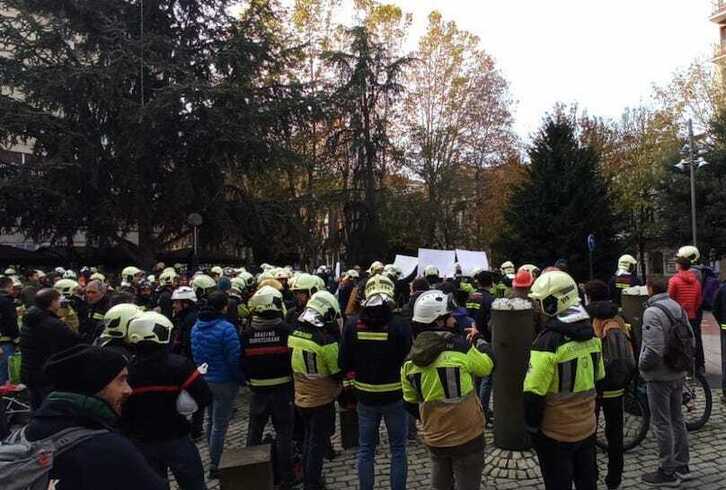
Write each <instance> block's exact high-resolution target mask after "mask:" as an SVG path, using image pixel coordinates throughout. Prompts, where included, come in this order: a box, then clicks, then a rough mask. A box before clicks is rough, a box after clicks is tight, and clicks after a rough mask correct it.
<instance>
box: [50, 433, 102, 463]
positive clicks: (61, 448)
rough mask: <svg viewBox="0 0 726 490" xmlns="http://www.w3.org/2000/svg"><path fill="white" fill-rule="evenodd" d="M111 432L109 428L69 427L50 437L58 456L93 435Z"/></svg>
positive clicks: (55, 454) (55, 453)
mask: <svg viewBox="0 0 726 490" xmlns="http://www.w3.org/2000/svg"><path fill="white" fill-rule="evenodd" d="M109 432H110V431H109V430H107V429H97V430H94V429H87V428H85V427H69V428H67V429H64V430H62V431H60V432H58V433H56V434H53V435H52V436H50V438H49V439H50V440H51V441H53V447H54V456H56V457H57V456H60V455H61V454H63V453H64V452H66V451H68V450H69V449H73V448H74V447H75V446H77V445H78V444H80V443H81V442H83V441H85V440H87V439H90V438H91V437H94V436H97V435H101V434H107V433H109Z"/></svg>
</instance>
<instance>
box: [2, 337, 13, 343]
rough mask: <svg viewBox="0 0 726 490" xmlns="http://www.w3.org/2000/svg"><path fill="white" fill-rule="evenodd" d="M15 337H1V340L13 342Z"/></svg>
mask: <svg viewBox="0 0 726 490" xmlns="http://www.w3.org/2000/svg"><path fill="white" fill-rule="evenodd" d="M12 341H13V339H11V338H10V337H0V342H12Z"/></svg>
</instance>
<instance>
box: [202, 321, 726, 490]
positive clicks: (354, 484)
mask: <svg viewBox="0 0 726 490" xmlns="http://www.w3.org/2000/svg"><path fill="white" fill-rule="evenodd" d="M718 335H719V332H718V327H717V326H715V322H713V318H712V317H710V315H708V316H707V318H706V319H705V321H704V344H705V345H706V357H707V360H708V363H707V367H706V369H707V374H708V375H709V376H708V378H709V382H710V383H711V387H712V388H716V387H717V386H718V385H719V383H720V354H721V352H720V342H719V340H718ZM713 395H714V396H713V413H712V414H711V418H710V420H709V422H708V424H706V426H705V427H704V428H702V429H701V430H700V431H697V432H692V433H690V434H689V438H690V439H689V445H690V451H691V465H690V466H691V472H692V473H693V474H694V479H693V480H692V481H688V482H684V483H683V484H682V485H681V488H698V489H700V490H717V489H726V475H725V474H724V471H723V467H722V464H723V461H724V458H723V455H724V454H726V424H725V423H724V422H725V420H724V417H725V416H726V407H724V406H722V405H721V402H720V390H714V393H713ZM248 396H249V393H248V392H247V391H246V390H243V392H242V394H241V395H240V399H239V403H238V410H237V413H236V414H235V416H234V419H233V421H232V424H231V426H230V429H229V431H228V433H227V440H226V447H241V446H243V445H244V441H245V439H246V436H247V399H248ZM268 430H269V431H270V432H272V427H271V426H270V425H268ZM333 444H334V446H335V449H336V451H337V453H338V456H337V457H336V458H335V459H334V460H333V461H325V464H324V475H325V479H326V482H327V486H328V488H330V489H331V490H338V489H341V490H347V489H355V488H358V479H357V473H356V469H355V468H356V452H355V449H351V450H347V451H343V450H342V449H341V446H340V432H339V431H338V432H337V433H336V435H335V436H334V438H333ZM387 445H388V439H387V436H386V434H385V427H384V426H383V425H382V426H381V444H380V445H379V447H378V450H377V452H376V488H390V486H389V484H388V475H389V474H390V458H389V452H388V446H387ZM199 448H200V452H201V454H202V458H203V459H204V463H205V465H208V462H209V455H208V450H207V445H206V443H201V444H200V445H199ZM494 449H495V448H494V446H493V442H492V438H491V433H490V432H488V433H487V452H488V454H489V455H491V453H492V452H493V450H494ZM657 464H658V460H657V448H656V445H655V438H654V436H653V433H652V430H651V431H650V432H649V433H648V437H647V438H646V439H645V441H644V442H643V443H642V444H641V445H640V446H639V447H637V448H635V449H633V450H632V451H629V452H627V453H626V454H625V471H624V474H623V485H622V488H623V489H629V488H632V489H636V488H643V485H642V484H641V483H640V476H641V474H642V473H644V472H646V471H652V470H654V469H655V468H656V467H657ZM408 465H409V466H408V488H409V489H411V490H414V489H428V488H430V483H429V482H430V474H431V467H430V463H429V457H428V453H427V451H426V448H425V447H424V446H423V445H422V444H421V442H420V441H418V440H417V441H415V442H411V443H410V444H409V447H408ZM598 466H599V468H600V473H601V476H602V477H603V478H604V476H605V471H606V466H607V456H606V455H605V454H604V453H603V452H602V451H599V450H598ZM599 487H600V488H605V485H604V483H603V482H602V481H601V482H600V484H599ZM209 488H210V490H217V489H218V488H219V485H218V482H216V481H213V482H210V484H209ZM300 488H302V487H300ZM482 488H483V489H502V490H508V489H511V490H514V489H517V490H535V489H544V484H543V483H542V481H541V479H532V480H519V481H517V480H508V479H505V478H494V477H489V476H484V477H483V478H482ZM245 490H247V489H245ZM250 490H254V489H250Z"/></svg>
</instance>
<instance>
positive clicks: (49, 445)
mask: <svg viewBox="0 0 726 490" xmlns="http://www.w3.org/2000/svg"><path fill="white" fill-rule="evenodd" d="M107 432H108V430H105V429H100V430H92V429H86V428H84V427H69V428H68V429H65V430H62V431H60V432H58V433H57V434H53V435H52V436H50V437H46V438H45V439H41V440H38V441H32V442H30V441H28V440H27V439H26V437H25V429H21V430H19V431H17V432H15V433H14V434H12V435H11V436H10V437H9V438H8V439H6V440H5V441H4V442H3V443H2V444H0V481H1V482H3V485H2V488H3V490H47V489H48V486H49V473H50V470H51V469H52V468H53V461H54V459H55V458H56V457H58V456H60V455H61V454H63V453H64V452H66V451H68V450H69V449H72V448H74V447H75V446H77V445H78V444H80V443H81V442H83V441H85V440H87V439H90V438H91V437H94V436H96V435H99V434H105V433H107Z"/></svg>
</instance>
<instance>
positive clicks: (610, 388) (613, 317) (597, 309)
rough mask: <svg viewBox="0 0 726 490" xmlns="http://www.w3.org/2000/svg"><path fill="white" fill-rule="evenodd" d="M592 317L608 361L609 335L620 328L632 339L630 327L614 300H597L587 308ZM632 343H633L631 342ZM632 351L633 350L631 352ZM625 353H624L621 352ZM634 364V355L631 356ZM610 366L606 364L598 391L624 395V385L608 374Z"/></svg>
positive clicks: (605, 396)
mask: <svg viewBox="0 0 726 490" xmlns="http://www.w3.org/2000/svg"><path fill="white" fill-rule="evenodd" d="M585 309H586V310H587V312H588V313H589V315H590V317H592V328H593V331H594V332H595V337H597V338H599V339H600V341H601V344H602V348H603V356H604V358H605V361H607V335H608V332H609V331H611V330H612V329H618V330H620V331H621V332H623V334H624V335H625V336H626V338H627V340H630V335H629V332H628V329H627V328H626V326H625V320H623V318H622V317H621V316H620V315H619V311H620V310H619V308H618V306H617V305H616V304H615V303H613V302H612V301H595V302H593V303H590V304H589V305H587V307H586V308H585ZM630 345H632V343H631V344H630ZM631 353H632V352H631ZM621 355H624V354H621ZM631 361H632V362H633V365H634V363H635V360H634V357H633V358H631ZM608 369H609V368H608V366H607V365H606V366H605V379H603V380H601V381H599V382H598V383H597V391H598V394H599V395H600V396H602V397H603V398H614V397H616V396H622V395H623V393H624V391H623V389H624V386H622V385H618V384H617V383H616V382H615V380H614V379H611V377H614V376H610V375H609V374H608Z"/></svg>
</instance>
